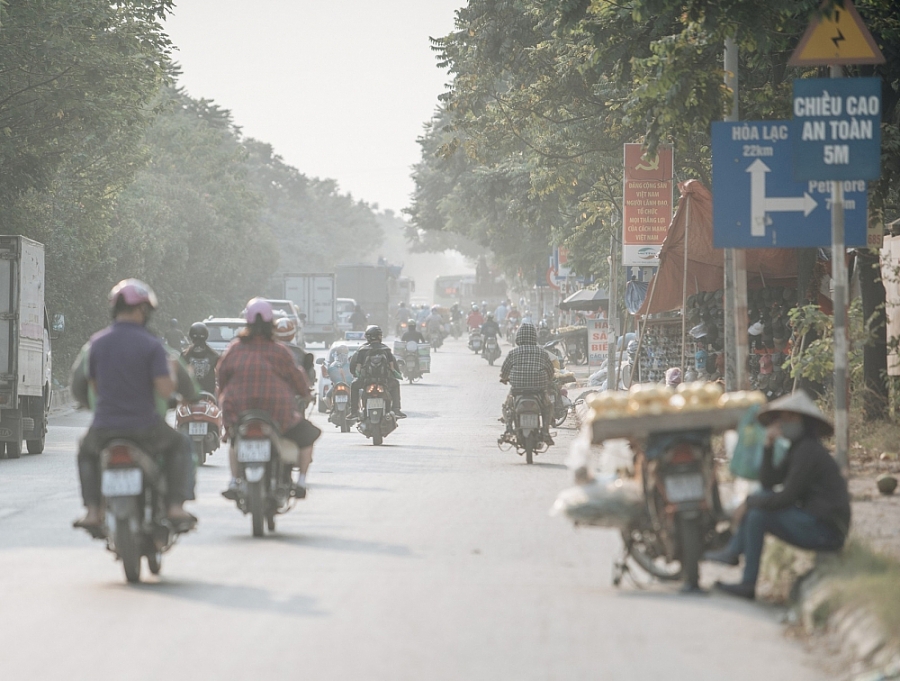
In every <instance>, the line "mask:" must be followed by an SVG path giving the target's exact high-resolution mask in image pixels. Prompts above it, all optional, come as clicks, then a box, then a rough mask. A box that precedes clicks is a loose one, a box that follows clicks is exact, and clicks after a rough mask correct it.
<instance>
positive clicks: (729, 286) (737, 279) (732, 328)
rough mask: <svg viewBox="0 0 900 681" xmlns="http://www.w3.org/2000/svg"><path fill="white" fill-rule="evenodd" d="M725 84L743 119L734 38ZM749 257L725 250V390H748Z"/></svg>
mask: <svg viewBox="0 0 900 681" xmlns="http://www.w3.org/2000/svg"><path fill="white" fill-rule="evenodd" d="M724 66H725V84H726V85H727V86H728V87H729V88H731V111H730V112H728V115H727V116H725V120H726V121H737V120H738V119H739V118H740V115H739V109H738V90H739V85H738V46H737V44H736V43H735V42H734V38H726V39H725V64H724ZM746 261H747V259H746V254H745V253H744V251H742V250H740V249H736V248H726V249H725V281H724V286H725V346H724V349H723V352H724V353H725V389H726V390H744V389H745V388H747V387H748V383H747V371H746V362H747V356H748V355H749V353H750V350H749V347H748V345H747V328H748V326H749V324H748V323H747V266H746Z"/></svg>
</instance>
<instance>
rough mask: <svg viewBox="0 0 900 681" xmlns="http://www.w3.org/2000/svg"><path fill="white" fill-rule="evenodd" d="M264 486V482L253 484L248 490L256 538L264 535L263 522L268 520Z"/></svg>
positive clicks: (248, 504) (248, 501)
mask: <svg viewBox="0 0 900 681" xmlns="http://www.w3.org/2000/svg"><path fill="white" fill-rule="evenodd" d="M262 486H263V484H262V482H251V483H250V485H249V488H248V489H247V497H248V499H247V506H248V507H249V509H250V517H251V521H252V526H253V536H254V537H262V536H263V534H264V531H263V522H264V521H265V519H266V513H265V497H264V496H263V487H262Z"/></svg>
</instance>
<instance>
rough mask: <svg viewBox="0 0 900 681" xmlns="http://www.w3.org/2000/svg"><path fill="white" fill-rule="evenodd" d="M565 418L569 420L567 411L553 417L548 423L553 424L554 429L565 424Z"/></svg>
mask: <svg viewBox="0 0 900 681" xmlns="http://www.w3.org/2000/svg"><path fill="white" fill-rule="evenodd" d="M567 418H569V410H568V409H566V410H565V411H564V412H562V414H561V415H559V416H554V417H553V419H552V420H551V421H550V423H552V424H553V427H554V428H559V427H560V426H561V425H562V424H564V423H565V422H566V419H567Z"/></svg>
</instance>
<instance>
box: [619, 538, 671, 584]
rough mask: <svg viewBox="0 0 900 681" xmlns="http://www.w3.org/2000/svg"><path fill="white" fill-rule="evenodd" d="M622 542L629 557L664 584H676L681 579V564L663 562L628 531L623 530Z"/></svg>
mask: <svg viewBox="0 0 900 681" xmlns="http://www.w3.org/2000/svg"><path fill="white" fill-rule="evenodd" d="M622 540H623V541H624V542H625V546H626V547H627V548H628V555H630V556H631V557H632V558H634V562H635V563H637V564H638V565H639V566H640V567H641V569H642V570H644V572H646V573H648V574H650V575H652V576H654V577H656V578H657V579H659V580H660V581H663V582H675V581H678V580H679V579H681V575H682V567H681V564H680V563H677V562H675V563H666V562H661V557H657V556H653V555H651V554H650V552H649V551H648V550H647V547H646V546H645V545H644V543H643V542H642V541H640V540H638V539H636V538H635V536H634V535H633V534H631V533H630V532H629V531H628V530H622Z"/></svg>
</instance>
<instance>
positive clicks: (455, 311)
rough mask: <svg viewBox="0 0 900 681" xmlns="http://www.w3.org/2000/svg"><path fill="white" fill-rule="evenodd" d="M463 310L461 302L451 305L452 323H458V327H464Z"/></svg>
mask: <svg viewBox="0 0 900 681" xmlns="http://www.w3.org/2000/svg"><path fill="white" fill-rule="evenodd" d="M462 318H463V313H462V310H460V309H459V303H453V305H451V306H450V323H451V324H456V328H457V329H462Z"/></svg>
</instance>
